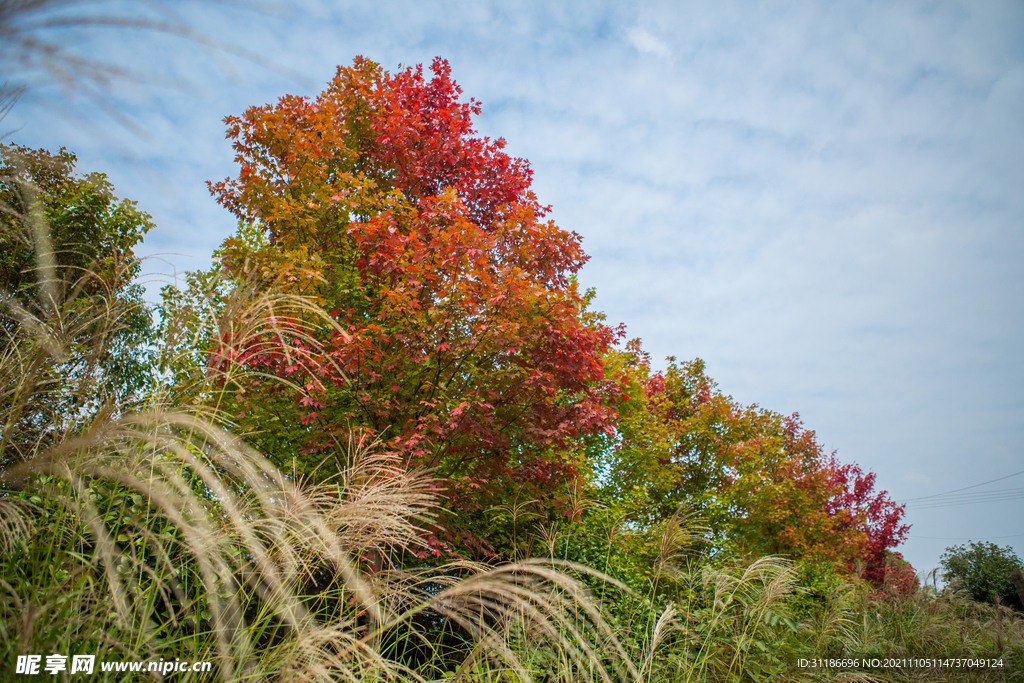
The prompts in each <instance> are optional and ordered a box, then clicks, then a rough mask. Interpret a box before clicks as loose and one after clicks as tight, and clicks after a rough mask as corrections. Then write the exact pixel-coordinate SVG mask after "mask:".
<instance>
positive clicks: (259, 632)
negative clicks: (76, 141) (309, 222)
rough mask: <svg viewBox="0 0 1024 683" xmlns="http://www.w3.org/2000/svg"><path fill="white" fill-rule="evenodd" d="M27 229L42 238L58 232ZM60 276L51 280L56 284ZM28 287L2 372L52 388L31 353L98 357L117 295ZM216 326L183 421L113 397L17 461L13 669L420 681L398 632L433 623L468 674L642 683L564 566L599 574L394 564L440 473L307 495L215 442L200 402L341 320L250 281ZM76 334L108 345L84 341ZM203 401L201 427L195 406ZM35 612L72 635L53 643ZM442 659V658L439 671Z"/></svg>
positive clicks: (368, 469)
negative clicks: (101, 665) (66, 662)
mask: <svg viewBox="0 0 1024 683" xmlns="http://www.w3.org/2000/svg"><path fill="white" fill-rule="evenodd" d="M31 227H32V229H33V230H35V231H45V230H47V226H46V224H45V221H37V222H35V223H33V224H32V226H31ZM43 242H45V240H42V241H39V240H37V242H36V244H42V243H43ZM37 251H42V252H44V253H45V248H44V247H42V248H38V249H37ZM50 268H51V266H45V267H44V268H43V269H42V270H41V271H37V276H38V278H39V279H40V280H42V281H44V282H45V281H47V280H52V279H53V278H52V277H50V276H49V275H48V274H47V273H48V272H49V270H48V269H50ZM89 277H94V278H100V277H101V274H100V273H98V272H97V273H93V274H90V275H89ZM35 291H36V292H37V294H38V296H39V297H40V298H41V299H42V303H40V304H39V305H38V310H32V311H29V306H31V305H32V304H22V303H19V302H17V301H15V300H14V298H13V297H8V299H7V303H8V309H7V310H8V314H9V318H8V323H9V324H8V327H7V328H6V329H8V330H9V338H10V340H11V343H10V344H8V345H7V347H5V350H4V351H5V352H4V355H3V357H2V360H3V372H2V375H3V377H4V378H5V380H9V381H10V382H13V383H14V384H15V385H17V381H16V380H17V377H18V376H24V375H26V374H30V373H31V372H42V370H41V369H39V368H36V369H33V366H32V364H31V363H28V364H27V365H26V361H25V359H26V358H29V359H30V360H31V359H33V358H42V359H46V360H47V362H53V363H56V362H65V363H68V362H70V363H74V362H79V361H80V360H81V359H82V358H96V357H98V356H97V354H96V353H95V349H94V348H93V347H94V346H96V345H99V346H102V345H104V344H106V343H108V340H107V339H106V338H105V336H106V335H109V334H110V333H111V332H110V331H111V330H113V329H116V327H117V324H118V323H117V320H118V319H119V316H120V315H121V312H120V309H119V306H120V304H119V303H118V300H117V297H116V295H115V293H114V292H113V291H112V290H111V289H110V288H109V287H108V288H104V287H98V288H91V289H90V290H89V292H90V294H89V296H88V297H86V296H85V294H83V292H84V288H82V287H70V288H67V287H60V286H58V287H56V288H53V289H52V290H51V288H50V287H49V286H44V287H38V288H37V289H36V290H35ZM54 292H55V293H54ZM231 296H234V297H235V298H234V299H231V298H230V297H231ZM48 302H53V303H54V304H55V305H52V306H51V305H49V303H48ZM18 307H20V308H18ZM12 311H13V312H12ZM21 311H26V312H27V313H26V314H25V315H21V316H19V315H18V313H20V312H21ZM218 314H219V315H218V317H217V318H215V319H213V320H212V321H209V322H208V323H205V324H207V326H208V327H209V329H211V330H212V336H211V339H212V340H213V341H214V342H215V343H213V344H211V345H210V347H208V348H210V349H212V350H211V351H210V352H209V353H208V355H204V354H205V353H206V352H205V351H200V352H199V354H200V357H201V358H203V359H204V360H203V364H202V366H201V368H197V369H201V372H197V373H196V374H194V375H190V376H189V377H190V378H191V379H192V380H194V381H193V382H192V383H191V384H185V385H183V386H185V387H186V388H189V389H191V395H190V394H189V392H188V391H185V390H181V391H179V392H178V393H175V394H173V396H174V398H175V400H176V401H178V404H177V405H176V404H174V403H171V404H165V405H160V402H159V400H158V399H159V397H161V396H163V397H167V396H169V395H171V394H168V392H166V391H160V390H158V391H156V392H155V393H154V397H152V398H151V399H150V409H149V410H147V411H145V412H134V411H133V406H132V405H124V404H116V403H112V404H111V405H110V406H109V408H108V409H106V410H102V411H98V412H96V411H94V412H88V411H85V412H83V411H79V412H77V413H73V414H71V415H69V416H68V418H67V424H66V425H65V426H64V427H63V428H62V431H60V432H59V433H56V432H53V433H50V434H48V437H47V438H46V439H37V440H36V441H35V442H33V443H28V442H23V443H22V444H21V445H22V446H23V449H22V451H21V453H20V454H21V456H22V457H21V458H19V459H18V460H16V461H12V462H10V463H7V464H5V467H4V481H5V483H6V484H7V485H9V486H17V487H21V488H22V490H23V493H21V494H10V495H8V496H7V497H6V498H4V499H3V500H4V506H3V507H4V514H5V517H4V519H5V520H9V523H8V527H9V528H11V529H13V530H14V531H13V532H11V533H9V534H7V540H8V542H9V543H13V544H15V545H17V546H18V547H19V548H20V554H18V555H17V557H16V559H17V560H18V563H17V564H16V563H15V562H14V558H12V556H8V555H5V556H4V559H3V561H2V562H0V576H2V577H11V578H13V579H15V580H14V581H13V582H12V581H8V580H7V578H3V579H2V580H3V583H2V584H0V589H2V591H3V592H2V597H0V608H2V609H3V611H4V617H5V619H4V622H5V623H7V624H12V623H19V624H20V626H18V627H17V628H5V629H3V632H2V636H3V638H4V648H5V649H6V651H7V652H8V653H9V654H12V655H13V654H24V653H26V652H28V651H29V650H27V649H26V648H29V647H32V648H39V649H40V651H41V650H48V651H80V649H81V647H82V646H83V645H88V646H89V647H95V648H99V649H97V650H96V651H99V652H103V653H109V652H112V651H115V650H118V649H120V651H121V657H120V658H126V659H157V658H167V657H181V658H186V657H187V658H189V659H193V660H202V659H213V660H216V663H217V665H218V676H219V678H220V679H221V680H225V681H228V680H230V681H235V680H238V681H242V680H266V679H268V678H271V679H273V678H277V679H279V680H325V681H326V680H339V679H340V680H353V681H354V680H367V679H375V680H396V681H397V680H422V679H423V676H422V675H421V674H419V673H418V672H417V671H416V670H415V669H414V668H413V667H411V666H409V665H408V664H407V663H405V662H404V661H403V659H402V657H403V653H402V652H401V651H399V650H395V649H393V648H392V649H389V648H390V645H389V643H392V642H393V634H395V633H396V632H401V631H405V632H408V633H409V634H410V637H423V636H422V635H417V634H416V625H415V623H414V622H415V619H416V618H417V616H419V615H425V614H431V613H432V614H434V615H436V618H437V619H441V620H445V621H447V622H448V623H450V624H452V625H453V628H457V629H458V630H459V632H460V633H462V634H464V636H465V638H466V647H465V649H464V651H462V652H456V653H455V655H457V657H456V659H458V662H459V663H460V665H461V671H462V672H463V673H464V674H468V673H469V672H471V671H476V670H477V669H479V668H480V667H481V666H483V667H485V668H486V667H489V668H492V669H493V670H495V671H498V670H502V671H511V672H515V674H516V675H517V676H519V678H520V679H521V680H524V681H527V680H531V676H532V675H533V674H534V673H536V670H537V667H536V666H534V665H532V664H530V663H529V662H533V661H536V658H537V657H541V658H542V659H543V660H544V661H552V660H554V659H556V658H558V657H562V658H564V659H565V660H566V661H567V662H570V663H571V666H572V667H574V668H576V669H578V670H586V671H588V672H590V675H592V676H593V678H594V679H595V680H602V681H611V680H616V679H617V680H631V679H635V678H636V670H635V667H633V665H632V664H631V663H630V662H629V660H628V657H626V655H625V652H624V650H623V648H622V647H621V645H619V644H618V641H617V640H616V638H615V634H614V633H613V632H612V630H611V628H610V627H609V626H608V624H607V622H606V620H605V618H604V615H603V612H602V610H601V608H600V606H599V605H598V604H597V603H596V602H594V601H593V600H592V599H591V598H590V597H589V595H588V594H587V592H586V590H585V588H584V587H583V585H582V584H581V583H580V582H579V581H578V580H576V579H575V578H573V577H572V576H571V575H570V573H569V572H581V573H589V574H591V575H596V574H595V573H593V572H590V571H589V570H586V569H584V568H581V567H577V566H575V565H568V564H560V563H558V562H557V561H553V560H545V561H533V562H525V563H520V564H517V565H507V566H502V567H484V566H480V565H470V564H467V563H459V564H456V565H454V566H448V567H441V568H430V569H423V570H420V571H418V572H415V571H407V570H402V569H401V565H400V563H399V562H398V559H399V556H400V555H402V554H403V553H407V552H409V551H416V550H422V548H423V546H422V543H423V540H424V538H425V533H424V532H423V527H424V526H425V525H427V524H429V523H431V521H432V519H433V513H434V510H435V509H436V507H437V505H438V501H437V500H436V498H434V497H433V496H432V495H431V490H432V488H431V483H430V481H429V479H428V477H427V476H426V475H425V474H423V473H417V472H407V471H405V470H404V469H403V468H402V467H401V466H400V464H399V463H398V462H397V461H396V460H394V459H392V458H390V457H388V456H386V455H381V454H376V453H374V452H373V450H372V448H371V446H364V445H361V444H357V447H356V452H355V453H352V454H348V455H346V457H345V460H346V461H347V462H348V463H349V466H348V467H347V468H345V469H343V470H342V471H341V472H340V473H339V475H338V476H336V477H334V478H328V479H327V480H326V481H324V482H321V483H319V484H316V485H314V486H303V485H302V483H301V482H294V481H291V480H289V479H288V477H286V476H285V475H284V474H283V473H282V472H281V471H280V470H278V469H277V468H276V467H274V466H273V464H271V463H270V462H268V461H267V460H265V459H264V458H262V457H261V456H260V455H259V454H258V453H256V452H255V451H253V449H251V448H249V447H248V446H247V445H246V444H245V443H244V442H243V441H242V440H240V439H239V438H238V437H236V436H234V435H232V434H230V433H229V432H227V431H225V430H224V429H222V428H221V427H219V426H217V425H216V424H215V423H214V422H213V421H212V420H211V419H210V418H214V419H216V418H217V417H218V413H217V411H216V410H204V409H202V406H203V405H204V404H205V405H209V402H206V401H203V400H201V399H202V397H203V396H204V393H205V394H206V395H211V393H214V394H215V393H216V391H217V390H218V388H220V387H222V386H223V384H224V383H228V382H237V381H238V378H239V377H244V376H245V373H247V372H252V369H251V367H247V366H246V364H248V365H249V366H252V365H255V366H256V367H257V368H258V363H256V362H255V361H254V359H257V360H258V359H259V358H260V354H264V353H291V351H278V349H279V347H280V346H284V347H285V348H286V349H287V348H289V347H288V344H283V345H282V344H281V343H280V342H281V341H293V340H299V341H300V344H299V346H302V345H303V344H304V342H305V341H308V342H309V343H310V346H309V348H307V349H306V350H302V351H297V352H296V353H308V352H310V351H309V349H310V348H312V349H315V348H316V347H315V346H312V344H313V343H314V342H315V340H316V338H317V332H318V328H317V327H316V325H320V324H322V321H325V320H328V319H329V316H327V315H326V314H324V313H323V312H322V311H320V310H319V309H318V308H317V307H316V305H315V304H314V303H312V302H308V301H306V300H302V299H300V298H297V297H291V298H274V296H273V293H272V292H258V291H256V290H255V288H252V287H250V288H246V287H235V288H233V289H232V291H231V292H229V293H228V299H226V303H225V305H224V306H222V307H221V308H219V309H218ZM79 319H81V320H83V321H84V320H89V319H91V321H90V322H89V323H88V325H86V327H85V328H82V329H89V330H94V331H95V333H94V334H91V335H85V336H82V335H79V334H78V333H77V332H76V330H78V329H79V327H78V326H77V323H76V324H71V323H72V322H73V321H78V320H79ZM82 324H85V323H84V322H83V323H82ZM274 335H278V336H277V337H276V338H275V337H274ZM267 339H271V341H273V342H274V343H272V344H264V342H265V341H266V340H267ZM158 342H159V340H157V343H158ZM233 349H234V350H238V349H240V351H238V352H237V353H232V350H233ZM58 350H59V352H60V353H59V356H58V353H57V351H58ZM33 354H34V355H33ZM54 356H58V357H54ZM40 367H42V366H40ZM45 380H46V377H43V376H41V377H40V378H37V380H34V381H32V382H30V383H28V384H25V383H22V384H21V385H18V386H15V388H14V389H13V390H12V389H10V388H9V387H6V385H5V390H8V393H11V391H13V392H14V394H17V395H18V396H20V397H21V398H24V399H25V400H24V401H23V403H24V405H30V404H33V403H34V402H35V403H38V402H39V400H40V397H44V396H45V392H47V391H49V390H50V389H49V386H48V384H47V382H46V381H45ZM83 386H84V385H78V386H76V387H75V388H74V391H82V387H83ZM179 389H180V387H179ZM18 392H21V393H20V394H18ZM114 395H116V394H114ZM112 400H113V399H112ZM196 406H199V407H200V410H199V412H198V414H197V412H196V410H182V408H194V407H196ZM214 407H216V406H215V405H214ZM18 495H20V496H22V497H23V498H27V499H28V500H30V501H31V502H32V504H35V505H36V506H37V507H36V509H37V510H39V513H38V515H37V516H36V517H35V519H34V522H33V523H34V524H35V525H36V526H37V527H38V529H39V530H40V531H43V530H45V532H46V533H45V534H43V533H36V534H29V535H25V534H23V533H21V532H22V531H24V529H25V528H26V527H27V526H28V527H30V526H32V523H29V522H25V523H22V522H20V521H19V520H20V519H29V518H28V517H26V515H29V514H30V512H31V511H29V512H25V510H28V509H29V508H27V507H25V510H22V511H21V512H22V513H23V514H22V516H21V517H18V516H17V514H16V513H15V512H13V511H16V510H19V506H22V507H24V505H23V504H22V503H16V502H14V499H15V498H16V497H17V496H18ZM37 501H38V502H37ZM32 514H34V513H32ZM374 553H375V554H377V555H380V556H383V557H385V558H387V559H388V560H389V561H388V562H387V563H386V564H387V566H386V568H385V567H384V565H383V564H382V565H381V568H380V569H377V570H373V571H371V567H370V566H369V564H368V563H367V562H366V561H365V558H366V556H367V555H369V554H374ZM601 578H604V577H601ZM18 615H29V617H28V618H25V619H22V620H21V621H20V622H18V619H17V617H18ZM31 615H45V616H46V617H47V619H46V622H45V623H47V624H51V625H52V624H55V623H61V620H62V619H64V620H67V623H68V624H70V626H67V627H65V628H62V629H60V631H59V632H58V631H54V630H53V629H52V628H51V629H49V630H48V629H42V628H40V623H39V622H38V620H34V619H33V618H32V616H31ZM96 634H105V635H104V636H102V638H103V639H104V642H103V643H102V645H103V647H100V646H99V645H100V644H97V643H96V642H95V640H96V638H97V637H100V636H97V635H96ZM426 635H430V634H429V633H427V634H426ZM428 644H429V643H428ZM54 647H59V648H61V649H60V650H56V649H53V648H54ZM104 648H106V649H104ZM32 651H35V650H32ZM441 654H442V653H440V652H439V651H437V650H434V651H432V652H431V651H430V649H429V648H428V655H429V657H430V658H432V659H434V660H436V659H438V657H439V656H440V655H441ZM445 657H447V659H449V660H450V659H451V653H448V654H446V655H445ZM443 664H444V662H434V663H431V662H429V661H428V662H427V664H426V668H425V670H437V669H439V668H440V667H441V666H442V665H443Z"/></svg>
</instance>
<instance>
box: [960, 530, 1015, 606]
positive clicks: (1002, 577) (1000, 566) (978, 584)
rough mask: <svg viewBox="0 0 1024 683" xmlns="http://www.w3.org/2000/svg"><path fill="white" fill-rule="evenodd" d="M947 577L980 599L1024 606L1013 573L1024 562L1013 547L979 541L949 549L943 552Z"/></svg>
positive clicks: (973, 596)
mask: <svg viewBox="0 0 1024 683" xmlns="http://www.w3.org/2000/svg"><path fill="white" fill-rule="evenodd" d="M941 563H942V569H943V577H944V578H945V580H946V581H948V582H950V584H951V585H953V586H959V587H961V588H962V589H963V590H965V591H967V592H968V593H969V594H970V596H971V597H972V598H973V599H974V600H976V601H978V602H989V603H1001V604H1004V605H1008V606H1011V607H1013V608H1014V609H1017V610H1022V609H1024V605H1022V604H1021V600H1020V596H1019V595H1017V591H1016V589H1015V588H1014V586H1013V581H1012V580H1011V579H1010V574H1012V573H1013V572H1014V571H1017V570H1021V569H1024V563H1022V562H1021V560H1020V558H1019V557H1017V555H1016V554H1014V552H1013V549H1012V548H1010V546H1006V547H1004V548H1000V547H999V546H997V545H996V544H995V543H989V542H979V543H973V542H972V543H969V544H967V545H957V546H953V547H950V548H946V552H945V553H943V554H942V560H941Z"/></svg>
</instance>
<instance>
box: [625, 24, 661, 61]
mask: <svg viewBox="0 0 1024 683" xmlns="http://www.w3.org/2000/svg"><path fill="white" fill-rule="evenodd" d="M626 38H628V39H629V44H630V45H632V46H633V47H635V48H636V49H637V50H638V51H640V52H641V53H643V54H653V55H658V56H659V57H668V56H670V55H671V54H672V52H671V50H669V48H668V45H666V44H665V43H664V42H663V41H661V40H659V39H658V38H657V37H655V36H653V35H651V33H650V32H649V31H647V29H645V28H641V27H639V26H636V27H634V28H631V29H629V31H627V32H626Z"/></svg>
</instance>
